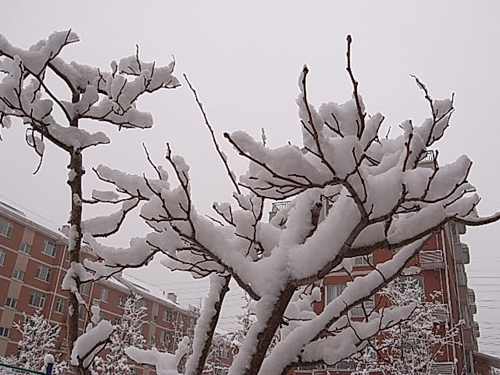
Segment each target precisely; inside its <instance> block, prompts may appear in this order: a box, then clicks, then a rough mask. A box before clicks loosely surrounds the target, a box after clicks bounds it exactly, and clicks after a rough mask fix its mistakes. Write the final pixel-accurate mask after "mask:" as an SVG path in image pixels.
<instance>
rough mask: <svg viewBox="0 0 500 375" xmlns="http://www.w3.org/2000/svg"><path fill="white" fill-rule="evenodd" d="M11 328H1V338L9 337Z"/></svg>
mask: <svg viewBox="0 0 500 375" xmlns="http://www.w3.org/2000/svg"><path fill="white" fill-rule="evenodd" d="M9 334H10V328H7V327H2V326H0V336H2V337H9Z"/></svg>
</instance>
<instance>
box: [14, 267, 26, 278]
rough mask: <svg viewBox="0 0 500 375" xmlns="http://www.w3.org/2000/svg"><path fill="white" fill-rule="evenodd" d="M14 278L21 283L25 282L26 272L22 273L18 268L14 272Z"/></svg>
mask: <svg viewBox="0 0 500 375" xmlns="http://www.w3.org/2000/svg"><path fill="white" fill-rule="evenodd" d="M12 278H13V279H16V280H19V281H23V280H24V271H21V270H19V269H17V268H16V269H15V270H14V272H12Z"/></svg>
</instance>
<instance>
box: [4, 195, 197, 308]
mask: <svg viewBox="0 0 500 375" xmlns="http://www.w3.org/2000/svg"><path fill="white" fill-rule="evenodd" d="M0 214H2V215H3V216H5V217H6V218H8V219H11V220H14V221H16V222H19V223H21V224H23V225H25V226H27V227H30V228H32V229H34V230H36V231H38V232H40V233H42V234H44V235H47V236H48V237H51V238H54V239H57V240H60V241H63V242H65V243H67V242H68V236H66V235H65V234H64V233H63V232H62V231H61V230H60V229H59V228H57V226H56V225H55V224H54V223H53V222H51V221H50V220H49V219H46V218H44V217H42V216H40V215H37V214H36V213H34V212H32V211H30V210H29V209H26V208H23V207H21V206H19V205H17V204H16V203H15V202H12V201H10V200H8V202H6V201H5V198H4V197H1V196H0ZM104 282H105V283H108V284H109V285H110V286H115V287H116V288H118V289H122V290H133V291H135V292H137V293H138V294H141V295H143V296H144V297H145V298H147V299H153V300H156V302H158V303H160V304H162V305H164V306H170V307H171V308H174V309H177V310H184V311H186V312H191V313H193V314H195V315H197V314H198V312H197V311H196V310H195V309H192V308H191V307H189V308H185V307H182V306H181V305H180V304H179V303H177V301H173V300H172V297H170V298H169V294H170V293H168V292H165V291H162V290H160V289H158V288H155V287H154V286H152V285H149V284H147V283H145V282H144V281H142V280H139V279H137V278H135V277H134V276H132V275H129V274H127V272H126V271H125V272H122V273H121V274H120V275H119V276H113V277H110V278H108V279H106V280H105V281H104ZM170 295H171V296H172V294H170Z"/></svg>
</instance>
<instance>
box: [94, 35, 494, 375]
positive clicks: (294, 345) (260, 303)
mask: <svg viewBox="0 0 500 375" xmlns="http://www.w3.org/2000/svg"><path fill="white" fill-rule="evenodd" d="M350 48H351V39H350V37H348V47H347V71H348V74H349V77H350V79H351V81H352V84H353V98H352V99H351V100H349V101H347V102H345V103H342V104H337V103H331V102H330V103H324V104H322V105H320V106H319V108H318V109H316V107H314V106H313V105H312V104H311V103H310V101H309V98H308V91H307V77H308V74H309V70H308V68H307V67H304V69H303V71H302V72H301V74H300V77H299V96H298V99H297V104H298V107H299V118H300V127H301V129H302V136H303V141H302V144H301V145H293V144H286V143H285V144H284V145H283V146H281V147H278V148H270V147H267V146H266V142H265V141H264V140H256V139H254V138H252V137H251V136H250V135H248V134H247V133H245V132H242V131H236V132H234V133H232V134H227V133H226V134H224V136H225V138H226V139H227V140H228V141H229V142H230V144H231V145H232V146H233V147H234V148H235V149H236V151H237V152H238V153H239V154H240V155H241V156H242V157H244V158H246V159H247V160H248V161H249V167H248V170H247V172H246V173H245V174H244V175H242V176H241V177H240V179H239V183H237V182H236V178H235V177H234V173H233V172H232V170H231V168H230V167H229V165H228V161H227V159H226V157H225V155H224V154H223V153H222V152H221V151H220V149H219V147H218V144H217V143H216V146H217V147H216V148H217V151H218V152H219V154H220V156H221V160H222V162H223V163H224V165H225V167H226V168H227V171H228V175H229V177H230V182H231V183H232V184H233V186H234V195H233V198H234V202H233V203H229V202H225V203H215V204H214V210H215V213H216V215H218V218H217V219H214V218H212V217H207V216H205V215H203V214H201V213H198V212H197V211H196V208H195V207H194V206H193V197H192V193H191V180H190V177H189V174H190V169H189V166H188V164H187V163H186V161H185V160H184V158H182V157H181V156H177V155H174V154H173V152H172V150H171V147H170V146H169V145H168V146H167V153H166V160H167V162H168V164H169V165H170V167H171V169H172V170H173V174H172V176H173V177H171V176H170V175H169V173H167V171H166V169H165V168H164V167H162V166H160V165H156V164H155V163H153V161H151V160H150V161H151V164H152V166H153V169H154V171H153V172H154V176H151V177H148V176H145V175H130V174H127V173H125V172H122V171H118V170H114V169H112V168H110V167H107V166H103V165H101V166H99V167H97V168H96V172H97V174H98V176H99V178H101V179H102V180H103V181H105V182H108V183H110V184H113V185H114V186H115V187H116V191H117V193H115V192H110V193H109V194H113V199H112V200H110V199H106V198H102V199H101V200H102V201H104V202H109V201H112V202H116V203H119V204H121V205H122V208H121V209H119V210H118V211H117V212H116V213H115V214H114V215H111V216H110V217H102V218H99V219H95V220H94V221H93V222H92V223H91V224H92V225H88V226H87V227H86V228H87V230H88V232H87V233H86V235H85V241H86V242H88V243H89V244H90V246H91V247H92V249H93V250H94V251H95V253H96V254H97V255H98V257H99V258H100V260H99V261H97V262H94V263H92V262H89V263H88V264H86V265H87V266H88V267H89V268H90V269H91V270H92V271H93V273H94V277H95V278H99V277H106V276H108V275H111V274H113V273H116V272H119V271H120V270H121V269H123V268H126V267H131V266H132V267H137V266H139V265H142V264H145V263H147V262H148V261H149V260H150V259H151V258H152V257H153V255H154V254H156V253H162V254H165V255H166V256H167V258H168V260H167V261H165V262H164V264H165V265H166V266H167V267H169V268H170V269H172V270H181V271H185V272H190V273H191V274H192V275H193V276H194V277H207V276H210V283H211V287H210V292H209V295H208V297H207V299H206V302H205V307H204V310H203V312H202V314H201V316H200V318H199V320H198V323H197V326H196V329H195V338H194V342H193V354H192V355H191V356H190V358H189V360H188V362H187V365H186V367H187V374H199V373H201V371H202V369H203V367H204V364H205V361H206V359H207V356H208V354H209V350H210V345H211V342H212V340H213V337H214V332H215V329H216V326H217V322H218V320H219V316H220V311H221V308H222V306H223V301H224V298H225V295H226V293H227V291H228V288H229V282H230V280H231V279H233V280H234V281H235V282H236V283H237V284H238V286H239V287H240V288H241V289H242V290H243V291H245V292H246V293H248V295H249V296H250V298H252V300H253V301H254V303H255V308H254V311H255V317H256V320H255V322H254V323H253V324H252V325H251V327H250V329H249V330H248V332H247V333H246V336H245V338H244V341H243V343H242V345H241V346H240V348H239V351H238V354H237V356H236V357H235V360H234V362H233V363H232V366H231V368H230V370H229V374H238V375H240V374H241V375H251V374H257V373H260V374H286V373H287V371H288V369H290V368H291V367H292V366H296V365H316V364H322V363H324V364H328V365H332V364H335V363H338V362H339V361H341V360H343V359H344V358H348V357H350V356H351V355H353V354H354V353H356V352H358V351H360V350H362V349H363V348H364V347H366V345H367V343H368V342H369V341H370V340H371V339H372V338H373V337H375V336H376V335H377V334H378V333H379V331H380V330H384V329H387V328H390V327H391V326H393V325H395V324H397V323H398V322H400V321H404V320H405V319H408V316H410V314H411V313H412V311H413V310H414V305H409V306H393V307H391V308H389V309H386V310H384V314H383V315H382V314H378V313H377V312H373V313H372V314H371V316H370V319H369V320H367V321H363V322H352V321H350V320H349V319H348V313H349V311H350V310H351V309H352V308H353V307H355V306H357V305H359V304H360V303H362V302H363V301H366V300H368V299H369V298H370V297H371V296H372V295H373V294H374V293H376V292H377V291H379V290H380V289H382V288H383V287H384V285H386V284H387V283H388V282H390V281H391V280H393V279H394V278H396V277H397V275H398V274H399V273H400V272H401V271H402V270H403V269H404V267H405V266H406V264H407V263H408V262H409V261H410V260H411V259H412V258H413V257H414V256H415V254H417V253H418V251H419V250H420V249H421V248H422V247H423V245H424V243H425V242H426V240H427V239H428V238H429V236H430V235H431V234H432V233H434V232H435V231H437V230H439V229H440V228H442V227H443V226H444V225H445V224H446V223H448V222H450V221H455V222H459V223H462V224H464V225H482V224H487V223H490V222H494V221H497V220H498V219H499V218H500V214H498V213H497V214H495V215H493V216H491V217H486V218H480V217H479V216H478V214H477V212H476V205H477V204H478V202H479V196H478V195H477V194H475V189H474V186H473V185H472V184H471V183H469V181H468V176H469V172H470V169H471V165H472V162H471V161H470V160H469V159H468V158H467V157H466V156H462V157H460V158H458V159H457V160H456V161H455V162H453V163H450V164H447V165H439V163H438V161H437V154H435V153H432V154H431V155H432V156H434V157H433V158H432V160H431V162H430V163H424V161H426V158H428V156H429V153H430V152H431V150H432V149H435V148H436V147H437V143H438V141H439V140H440V139H441V138H442V137H443V136H444V133H445V130H446V128H447V127H448V125H449V120H450V117H451V115H452V113H453V110H454V108H453V100H452V99H445V100H434V99H432V98H431V96H430V94H429V92H428V90H427V88H426V86H425V85H424V84H423V83H421V82H420V81H419V80H418V79H416V82H417V85H418V86H419V88H420V89H421V90H422V91H423V92H424V96H425V100H426V101H427V102H428V104H429V107H430V117H429V118H428V119H426V120H425V121H424V122H423V123H422V124H421V125H416V124H413V122H412V121H411V120H405V121H403V122H402V123H401V125H400V128H401V129H402V133H401V134H399V135H395V136H393V137H389V136H384V135H383V134H380V132H381V131H380V129H381V125H382V122H383V121H384V116H383V115H382V114H380V113H375V114H373V115H368V114H367V113H366V111H365V105H364V103H363V100H362V98H361V96H360V94H359V91H358V82H357V81H356V79H355V77H354V75H353V72H352V69H351V61H350ZM193 92H194V93H195V98H196V99H195V100H196V101H197V102H198V104H199V106H200V109H201V110H202V111H203V106H202V105H201V103H200V102H199V100H198V97H197V96H196V92H195V91H194V90H193ZM205 119H206V117H205ZM206 121H207V125H208V126H209V127H210V124H209V123H208V120H206ZM210 128H211V127H210ZM211 129H212V128H211ZM103 197H104V196H103ZM96 199H97V200H99V197H96ZM283 200H288V201H290V204H288V206H287V207H286V208H285V209H283V210H281V211H280V212H278V213H277V214H276V216H275V217H274V218H273V219H272V220H271V221H270V222H266V221H265V220H264V216H265V211H266V207H267V206H266V202H268V201H283ZM141 202H142V203H143V204H142V205H141V208H140V216H141V218H142V219H143V220H144V221H145V222H146V224H147V225H148V226H149V227H150V228H151V232H150V233H149V234H148V235H147V236H146V237H144V238H142V239H137V238H136V239H134V240H133V241H131V243H130V247H128V248H121V249H115V248H112V247H108V246H104V245H101V244H100V243H99V242H98V240H97V239H96V237H98V236H101V235H102V234H103V233H102V228H106V231H107V232H108V233H113V232H114V231H117V230H118V229H119V227H120V225H121V222H122V220H121V219H122V218H123V217H124V215H126V214H127V213H129V212H130V211H131V208H133V207H135V206H136V205H138V203H141ZM117 218H119V219H120V220H118V219H117ZM395 248H400V250H399V251H398V252H397V254H396V255H394V256H393V257H392V258H391V259H390V260H388V261H386V262H384V263H382V264H378V265H377V266H376V267H375V268H374V269H373V271H372V272H370V273H369V274H367V275H365V276H362V277H358V278H356V279H355V280H354V281H353V282H351V283H349V284H348V285H347V287H346V288H345V290H344V291H343V292H342V293H341V294H340V295H339V296H338V297H337V298H335V299H334V300H333V301H332V302H331V303H329V304H328V305H327V306H326V307H325V309H324V310H323V311H322V312H321V313H316V312H315V311H314V310H313V308H312V305H313V303H314V302H315V301H317V300H318V299H319V298H321V295H320V292H319V288H318V285H319V284H320V283H321V280H322V279H323V278H324V277H325V276H326V275H328V274H329V273H330V272H332V270H334V269H336V267H342V266H343V265H345V264H346V262H347V261H348V260H349V259H350V258H354V257H357V256H363V255H364V256H366V255H369V254H371V253H372V252H373V251H374V250H375V249H387V250H391V249H395ZM279 330H281V331H282V333H283V334H282V335H281V341H280V342H279V343H278V344H277V345H276V346H275V347H274V348H273V350H272V351H271V352H270V353H269V354H268V349H269V347H270V346H271V345H272V343H273V339H274V337H275V335H276V333H277V332H278V331H279ZM151 355H152V357H151V358H149V359H148V361H149V362H148V363H152V362H154V361H157V360H158V361H160V360H159V357H158V354H157V353H152V354H151ZM167 359H168V360H166V361H167V362H169V363H171V362H172V361H173V359H172V358H171V357H168V358H167ZM160 362H161V361H160Z"/></svg>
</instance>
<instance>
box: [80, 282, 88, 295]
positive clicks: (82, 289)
mask: <svg viewBox="0 0 500 375" xmlns="http://www.w3.org/2000/svg"><path fill="white" fill-rule="evenodd" d="M80 293H81V294H85V295H86V296H88V295H89V294H90V283H84V284H82V285H80Z"/></svg>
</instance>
